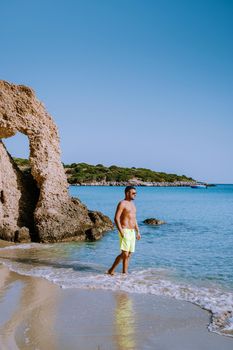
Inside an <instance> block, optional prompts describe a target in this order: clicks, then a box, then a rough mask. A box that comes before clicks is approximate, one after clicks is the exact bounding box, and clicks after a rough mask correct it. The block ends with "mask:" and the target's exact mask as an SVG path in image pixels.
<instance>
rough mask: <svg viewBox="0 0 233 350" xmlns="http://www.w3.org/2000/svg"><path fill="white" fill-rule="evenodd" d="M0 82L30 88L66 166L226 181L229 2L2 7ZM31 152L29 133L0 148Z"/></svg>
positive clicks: (232, 140) (95, 0)
mask: <svg viewBox="0 0 233 350" xmlns="http://www.w3.org/2000/svg"><path fill="white" fill-rule="evenodd" d="M0 13H1V22H0V43H1V46H0V50H1V54H0V70H1V79H4V80H8V81H10V82H14V83H17V84H25V85H28V86H31V87H32V88H33V89H34V90H35V91H36V93H37V96H38V97H39V98H40V99H41V100H42V101H43V102H44V103H45V105H46V107H47V109H48V111H49V113H50V114H51V115H52V116H53V118H54V120H55V122H56V123H57V125H58V127H59V132H60V138H61V148H62V160H63V162H65V163H72V162H87V163H90V164H97V163H102V164H105V165H112V164H116V165H121V166H129V167H131V166H135V167H147V168H151V169H153V170H157V171H165V172H172V173H177V174H186V175H188V176H192V177H194V178H195V179H198V180H206V181H209V182H222V183H233V161H232V150H233V39H232V38H233V1H232V0H216V1H215V0H189V1H186V0H183V1H182V0H153V1H152V0H151V1H150V0H140V1H137V0H92V1H89V0H82V1H79V0H76V1H75V0H73V1H72V0H63V1H59V0H56V1H55V0H54V1H52V0H46V1H45V0H40V1H31V0H21V1H17V0H12V1H9V0H1V2H0ZM6 144H7V147H8V149H9V151H10V152H11V153H12V155H14V156H19V157H27V156H28V142H27V138H26V137H25V136H22V135H18V136H15V137H14V138H11V139H9V140H7V141H6Z"/></svg>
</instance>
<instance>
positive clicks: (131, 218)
mask: <svg viewBox="0 0 233 350" xmlns="http://www.w3.org/2000/svg"><path fill="white" fill-rule="evenodd" d="M135 196H136V189H135V187H133V186H127V187H126V188H125V199H123V200H122V201H121V202H120V203H119V204H118V206H117V210H116V214H115V219H114V220H115V223H116V226H117V228H118V234H119V239H120V249H121V254H120V255H118V256H117V257H116V259H115V261H114V263H113V265H112V267H111V268H110V269H109V270H108V274H109V275H114V270H115V268H116V267H117V265H118V264H119V263H120V262H121V261H122V264H123V269H122V272H123V273H127V272H128V263H129V258H130V255H131V253H133V252H134V250H135V236H136V238H137V239H138V240H139V239H140V238H141V235H140V233H139V229H138V224H137V220H136V207H135V205H134V203H133V200H134V199H135Z"/></svg>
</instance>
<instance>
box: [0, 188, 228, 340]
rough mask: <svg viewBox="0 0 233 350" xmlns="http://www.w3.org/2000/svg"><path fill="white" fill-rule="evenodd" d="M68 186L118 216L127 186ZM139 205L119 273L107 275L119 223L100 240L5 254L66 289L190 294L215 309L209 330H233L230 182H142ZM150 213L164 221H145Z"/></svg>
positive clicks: (1, 253) (1, 257) (2, 255)
mask: <svg viewBox="0 0 233 350" xmlns="http://www.w3.org/2000/svg"><path fill="white" fill-rule="evenodd" d="M70 193H71V195H72V196H74V197H79V198H80V199H81V200H82V202H83V203H85V204H86V205H87V206H88V208H89V209H91V210H98V211H102V212H103V213H105V214H106V215H108V216H109V217H110V218H111V219H112V220H113V217H114V213H115V209H116V205H117V203H118V202H119V201H120V200H121V199H123V197H124V188H123V187H94V186H85V187H79V186H71V187H70ZM135 204H136V207H137V219H138V224H139V227H140V231H141V235H142V239H141V240H140V241H139V242H137V245H136V252H135V254H134V255H133V257H132V259H131V261H130V266H129V272H130V274H129V275H128V276H122V275H121V273H120V271H121V267H120V266H119V268H118V270H117V271H118V273H117V274H116V276H115V277H110V276H107V275H105V274H104V272H105V271H106V269H108V268H109V267H110V265H111V264H112V262H113V260H114V258H115V257H116V255H117V254H118V253H119V244H118V235H117V231H116V230H114V231H111V232H109V233H107V234H106V235H105V236H104V237H103V238H102V239H101V240H100V241H97V242H78V243H76V242H73V243H63V244H62V243H59V244H54V245H51V244H48V245H39V244H31V245H20V246H19V247H18V248H17V249H15V248H11V249H9V248H7V249H6V248H4V249H1V250H0V261H2V262H3V263H5V264H6V265H7V266H9V267H10V268H11V269H12V270H14V271H17V272H19V273H23V274H28V275H34V276H42V277H44V278H47V279H49V280H51V281H53V282H54V283H57V284H59V285H60V286H62V287H64V288H69V287H74V288H102V289H112V290H119V289H121V290H126V291H128V292H137V293H151V294H155V295H168V296H171V297H175V298H177V299H183V300H187V301H190V302H193V303H195V304H197V305H199V306H201V307H203V308H205V309H208V310H210V311H211V312H212V313H213V315H214V317H213V320H212V323H211V325H210V326H209V328H210V330H213V331H216V332H220V333H224V334H227V335H232V334H233V333H232V331H233V318H232V317H233V314H232V312H233V273H232V271H233V258H232V255H233V254H232V253H233V210H232V209H233V185H217V186H216V187H210V188H208V189H205V188H200V189H191V188H185V187H183V188H173V187H171V188H169V187H138V188H137V197H136V200H135ZM150 217H156V218H159V219H161V220H164V221H165V222H166V224H164V225H161V226H158V227H150V226H147V225H145V224H143V220H144V219H146V218H150ZM227 311H228V314H226V312H227ZM215 321H216V322H215ZM217 322H218V323H217Z"/></svg>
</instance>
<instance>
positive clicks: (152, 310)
mask: <svg viewBox="0 0 233 350" xmlns="http://www.w3.org/2000/svg"><path fill="white" fill-rule="evenodd" d="M109 278H111V277H109ZM0 310H1V312H0V349H1V350H15V349H23V350H27V349H30V350H31V349H38V350H39V349H40V350H47V349H50V350H53V349H54V350H55V349H56V350H64V349H66V350H113V349H114V350H129V349H138V350H142V349H145V350H146V349H153V350H154V349H156V350H160V349H161V350H166V349H173V350H176V349H177V350H178V349H179V350H181V349H185V350H186V349H190V350H194V349H195V350H202V349H203V350H204V349H205V350H206V349H211V350H215V349H216V350H217V349H218V350H219V349H221V350H225V349H226V350H228V349H229V350H230V349H232V348H233V339H232V338H227V337H224V336H221V335H217V334H214V333H210V332H209V331H208V330H207V325H208V323H209V318H210V314H209V313H208V312H207V311H204V310H202V309H200V308H199V307H197V306H195V305H192V304H190V303H187V302H182V301H176V300H174V299H170V298H165V297H157V296H153V295H144V294H129V293H126V292H111V291H101V290H79V289H61V288H59V287H58V286H56V285H54V284H52V283H50V282H48V281H46V280H44V279H42V278H34V277H28V276H21V275H19V274H17V273H14V272H11V271H9V270H8V269H7V268H6V267H4V266H3V265H0Z"/></svg>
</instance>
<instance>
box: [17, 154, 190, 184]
mask: <svg viewBox="0 0 233 350" xmlns="http://www.w3.org/2000/svg"><path fill="white" fill-rule="evenodd" d="M14 161H15V162H16V164H17V165H18V167H19V168H20V169H21V170H22V171H23V172H30V164H29V160H28V159H23V158H14ZM63 166H64V170H65V173H66V176H67V181H68V183H69V184H70V185H74V186H127V185H134V186H146V187H190V186H193V185H195V184H197V181H196V180H194V179H193V178H191V177H187V176H186V175H177V174H167V173H164V172H156V171H153V170H150V169H145V168H135V167H132V168H124V167H119V166H116V165H111V166H110V167H106V166H104V165H102V164H97V165H90V164H87V163H72V164H63Z"/></svg>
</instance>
